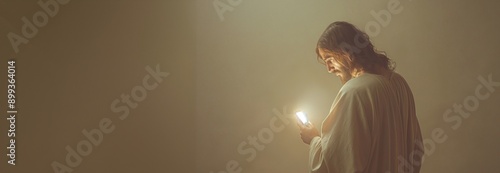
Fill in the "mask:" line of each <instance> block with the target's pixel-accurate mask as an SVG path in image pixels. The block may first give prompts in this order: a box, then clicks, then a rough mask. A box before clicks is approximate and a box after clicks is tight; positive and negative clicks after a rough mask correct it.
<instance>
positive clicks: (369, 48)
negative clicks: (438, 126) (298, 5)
mask: <svg viewBox="0 0 500 173" xmlns="http://www.w3.org/2000/svg"><path fill="white" fill-rule="evenodd" d="M316 53H317V55H318V58H320V61H321V62H324V64H325V65H326V67H327V70H328V72H329V73H332V74H335V75H336V76H338V77H339V78H340V80H341V82H342V84H343V86H342V88H341V89H340V91H339V93H338V95H337V97H336V98H335V101H334V102H333V104H332V107H331V109H330V113H329V114H328V116H327V117H326V118H325V120H324V121H323V124H322V126H321V133H320V132H319V131H318V130H317V129H316V127H315V126H314V125H312V124H307V125H301V124H299V127H300V130H301V133H300V135H301V138H302V140H303V141H304V143H306V144H309V145H310V152H309V157H310V158H309V166H310V169H311V172H313V173H418V172H420V166H421V161H422V157H423V154H424V151H423V144H422V136H421V133H420V127H419V124H418V120H417V117H416V113H415V103H414V100H413V95H412V92H411V90H410V87H409V86H408V84H407V83H406V81H405V80H404V78H403V77H402V76H400V75H399V74H397V73H396V72H394V71H393V70H394V67H393V64H392V63H391V60H390V59H389V58H387V56H385V54H384V53H381V52H379V51H377V50H376V49H375V48H374V46H373V45H372V43H371V42H370V40H369V37H368V35H367V34H366V33H364V32H362V31H360V30H359V29H357V28H356V27H355V26H353V25H352V24H350V23H347V22H334V23H332V24H330V25H329V26H328V27H327V28H326V30H325V31H324V33H323V34H322V35H321V37H320V39H319V41H318V44H317V47H316Z"/></svg>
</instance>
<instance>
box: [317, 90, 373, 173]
mask: <svg viewBox="0 0 500 173" xmlns="http://www.w3.org/2000/svg"><path fill="white" fill-rule="evenodd" d="M372 99H373V98H372V97H371V95H370V93H369V92H365V91H358V90H356V89H355V88H354V89H352V88H343V89H341V91H340V92H339V94H338V95H337V98H335V101H334V103H333V104H332V108H331V110H330V113H329V115H328V116H327V117H326V118H325V120H324V121H323V124H322V128H321V137H315V138H314V139H313V140H312V141H311V144H310V150H309V151H310V152H309V156H310V158H309V165H310V169H311V171H310V172H311V173H354V172H362V171H363V170H365V169H366V166H367V165H368V164H369V163H368V162H369V160H370V151H371V146H372V139H373V138H372V137H373V136H372V135H373V134H372V133H371V132H372V131H373V129H372V128H373V126H372V122H373V119H372V118H373V116H372V114H373V113H372V112H373V111H372V107H373V106H375V105H374V104H376V103H374V102H373V101H372Z"/></svg>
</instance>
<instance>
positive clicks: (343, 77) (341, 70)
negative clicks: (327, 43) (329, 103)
mask: <svg viewBox="0 0 500 173" xmlns="http://www.w3.org/2000/svg"><path fill="white" fill-rule="evenodd" d="M318 52H319V54H320V56H321V59H322V61H323V62H324V64H325V66H326V69H327V70H328V73H332V74H335V76H337V77H339V78H340V81H341V82H342V84H345V83H346V82H347V81H349V80H350V79H351V78H352V75H351V73H350V71H349V70H348V68H347V67H345V66H343V65H342V64H340V63H339V62H338V61H337V60H336V59H335V58H334V56H338V55H334V54H333V53H332V52H330V51H327V50H324V49H319V50H318Z"/></svg>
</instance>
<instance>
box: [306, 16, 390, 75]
mask: <svg viewBox="0 0 500 173" xmlns="http://www.w3.org/2000/svg"><path fill="white" fill-rule="evenodd" d="M319 49H322V50H325V51H328V52H330V53H332V54H334V55H335V56H334V59H335V60H337V61H338V62H339V63H340V64H342V65H343V66H345V67H346V68H348V69H349V70H351V72H352V71H353V70H359V69H362V70H364V71H367V72H374V71H375V64H378V65H380V66H382V67H384V68H386V69H388V70H394V68H395V64H394V62H393V61H392V60H391V59H389V58H388V57H387V55H386V54H385V52H383V51H378V50H377V49H375V47H374V46H373V44H372V43H371V41H370V38H369V37H368V35H367V34H366V33H365V32H363V31H361V30H359V29H358V28H356V27H355V26H354V25H352V24H350V23H348V22H344V21H337V22H333V23H332V24H330V25H329V26H328V27H327V28H326V30H325V31H324V32H323V34H322V35H321V37H320V38H319V40H318V44H317V47H316V54H317V58H319V59H320V60H321V61H323V60H322V59H321V56H320V54H319Z"/></svg>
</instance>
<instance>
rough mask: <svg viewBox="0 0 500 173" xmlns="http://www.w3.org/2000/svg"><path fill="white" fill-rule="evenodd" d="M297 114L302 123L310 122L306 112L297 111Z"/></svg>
mask: <svg viewBox="0 0 500 173" xmlns="http://www.w3.org/2000/svg"><path fill="white" fill-rule="evenodd" d="M295 115H297V118H299V120H300V122H301V123H302V125H307V124H308V123H309V120H307V116H306V113H304V112H302V111H299V112H296V113H295Z"/></svg>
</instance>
